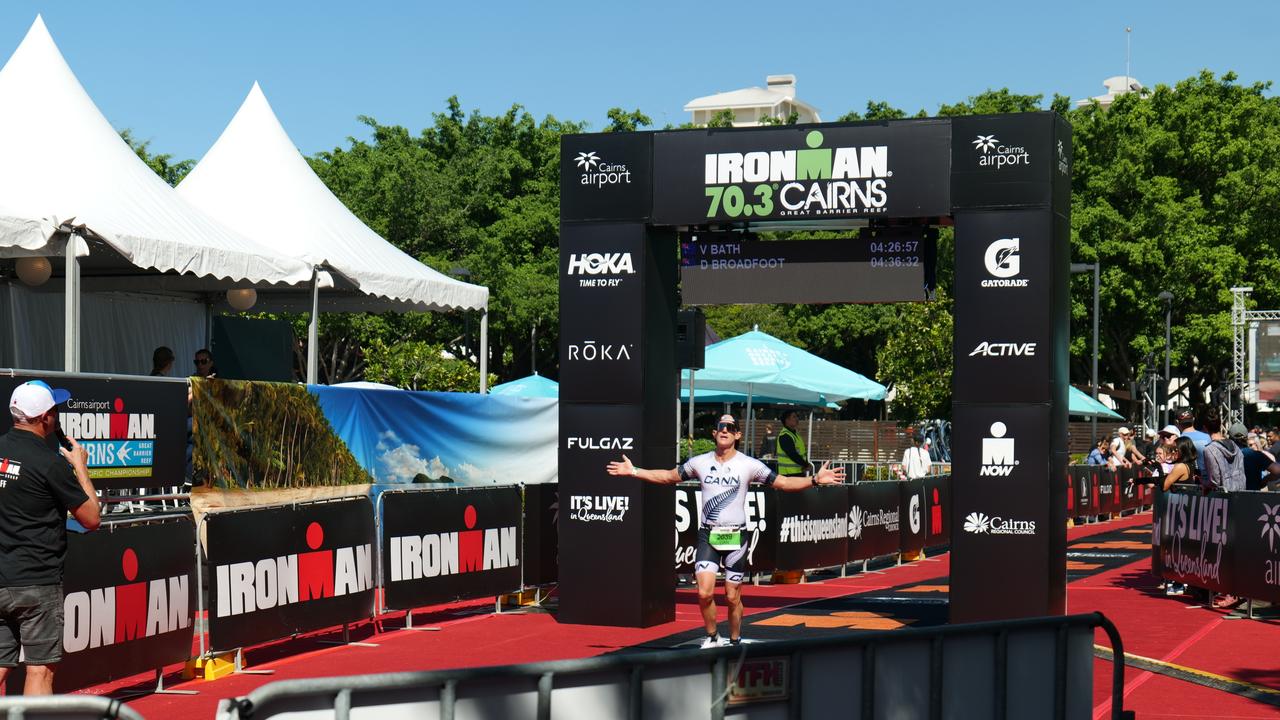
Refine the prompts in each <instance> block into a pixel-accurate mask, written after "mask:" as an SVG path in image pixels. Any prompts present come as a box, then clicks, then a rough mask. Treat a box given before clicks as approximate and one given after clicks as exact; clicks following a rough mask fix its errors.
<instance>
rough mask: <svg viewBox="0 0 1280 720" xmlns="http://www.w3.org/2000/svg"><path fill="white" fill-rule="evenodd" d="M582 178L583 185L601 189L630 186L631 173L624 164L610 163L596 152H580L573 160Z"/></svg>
mask: <svg viewBox="0 0 1280 720" xmlns="http://www.w3.org/2000/svg"><path fill="white" fill-rule="evenodd" d="M573 162H574V164H575V165H577V166H578V169H579V170H581V171H582V178H581V179H580V180H579V181H578V182H579V183H580V184H582V185H588V186H591V187H596V188H601V187H604V186H606V185H630V184H631V171H630V170H628V169H627V166H626V165H624V164H622V163H610V162H606V161H605V160H603V159H601V158H600V156H599V155H597V154H596V153H595V152H580V153H578V155H577V156H576V157H575V158H574V159H573Z"/></svg>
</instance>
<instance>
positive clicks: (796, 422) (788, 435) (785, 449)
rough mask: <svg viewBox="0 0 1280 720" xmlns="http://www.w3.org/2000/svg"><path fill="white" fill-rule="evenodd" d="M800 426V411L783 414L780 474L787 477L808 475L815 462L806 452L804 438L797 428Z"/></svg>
mask: <svg viewBox="0 0 1280 720" xmlns="http://www.w3.org/2000/svg"><path fill="white" fill-rule="evenodd" d="M799 426H800V413H799V412H798V411H796V410H788V411H786V412H785V413H783V414H782V430H781V431H780V432H779V433H778V474H779V475H783V476H786V477H795V476H797V475H808V474H809V473H810V468H812V467H813V464H812V463H810V462H809V457H808V456H807V455H806V454H805V447H804V440H801V439H800V434H799V433H797V432H796V428H797V427H799Z"/></svg>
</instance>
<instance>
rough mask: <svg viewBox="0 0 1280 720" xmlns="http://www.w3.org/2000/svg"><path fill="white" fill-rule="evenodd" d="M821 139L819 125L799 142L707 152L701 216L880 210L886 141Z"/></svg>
mask: <svg viewBox="0 0 1280 720" xmlns="http://www.w3.org/2000/svg"><path fill="white" fill-rule="evenodd" d="M824 140H825V139H824V137H823V135H822V132H821V131H819V130H812V131H810V132H809V133H807V134H806V135H805V140H804V143H805V147H804V148H797V149H788V150H767V151H766V150H761V151H757V152H747V153H740V152H729V153H708V154H707V155H706V156H704V166H703V167H704V181H705V184H706V186H707V188H706V194H707V198H708V199H709V201H710V202H709V205H708V208H707V217H709V218H710V217H718V216H720V215H721V214H724V215H727V216H729V217H733V218H736V217H751V216H756V217H770V216H773V217H821V216H823V215H849V214H860V215H863V214H876V213H883V212H886V211H887V209H888V208H887V207H886V206H887V204H888V201H889V195H888V181H887V178H890V177H892V176H893V171H892V170H890V169H889V148H888V146H886V145H864V146H859V147H835V148H831V147H827V148H824V147H822V145H823V142H824ZM743 185H747V188H746V190H744V188H743Z"/></svg>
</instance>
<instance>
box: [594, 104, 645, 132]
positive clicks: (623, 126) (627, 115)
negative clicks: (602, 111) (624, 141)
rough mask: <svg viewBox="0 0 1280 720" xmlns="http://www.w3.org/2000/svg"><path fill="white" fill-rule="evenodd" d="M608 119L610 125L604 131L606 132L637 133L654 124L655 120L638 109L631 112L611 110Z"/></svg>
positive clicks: (617, 109)
mask: <svg viewBox="0 0 1280 720" xmlns="http://www.w3.org/2000/svg"><path fill="white" fill-rule="evenodd" d="M608 117H609V125H608V127H606V128H605V129H604V131H605V132H635V131H636V130H639V129H640V128H642V127H649V126H650V125H652V124H653V118H650V117H649V116H648V115H645V114H644V113H642V112H640V110H639V109H638V108H637V109H635V110H632V111H631V112H627V111H626V110H623V109H622V108H618V107H615V108H609V112H608Z"/></svg>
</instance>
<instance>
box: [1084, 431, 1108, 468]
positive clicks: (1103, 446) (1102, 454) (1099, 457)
mask: <svg viewBox="0 0 1280 720" xmlns="http://www.w3.org/2000/svg"><path fill="white" fill-rule="evenodd" d="M1110 445H1111V441H1110V440H1108V439H1107V438H1098V444H1097V445H1094V446H1093V449H1092V450H1090V451H1089V457H1088V458H1087V459H1085V462H1086V463H1088V464H1090V465H1107V464H1109V463H1108V462H1107V456H1108V455H1110V454H1111V452H1110V450H1109V449H1108V448H1109V447H1110Z"/></svg>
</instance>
